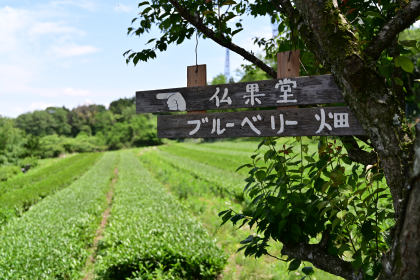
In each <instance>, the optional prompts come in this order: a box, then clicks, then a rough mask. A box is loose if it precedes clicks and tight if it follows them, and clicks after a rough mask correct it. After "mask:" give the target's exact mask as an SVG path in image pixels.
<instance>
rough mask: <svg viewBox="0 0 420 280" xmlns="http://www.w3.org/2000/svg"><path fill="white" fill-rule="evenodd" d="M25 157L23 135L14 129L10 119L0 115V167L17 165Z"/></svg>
mask: <svg viewBox="0 0 420 280" xmlns="http://www.w3.org/2000/svg"><path fill="white" fill-rule="evenodd" d="M26 156H27V152H26V149H25V137H24V133H23V132H22V131H21V130H20V129H17V128H15V127H14V122H13V120H12V119H8V118H3V117H2V116H1V115H0V166H1V165H18V162H19V159H20V158H23V157H26Z"/></svg>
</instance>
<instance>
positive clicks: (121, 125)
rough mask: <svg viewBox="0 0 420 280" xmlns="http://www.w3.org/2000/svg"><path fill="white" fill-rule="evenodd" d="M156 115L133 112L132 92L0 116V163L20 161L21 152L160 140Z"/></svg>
mask: <svg viewBox="0 0 420 280" xmlns="http://www.w3.org/2000/svg"><path fill="white" fill-rule="evenodd" d="M162 143H163V140H162V139H159V138H157V118H156V116H155V115H152V114H142V115H136V110H135V104H134V98H129V99H127V98H123V99H119V100H117V101H114V102H112V103H111V105H110V109H109V110H107V109H106V108H105V107H104V106H102V105H88V106H87V105H84V106H79V107H77V108H74V109H73V110H71V111H70V110H68V109H66V108H64V107H63V108H56V107H49V108H47V109H45V110H42V111H34V112H30V113H26V114H22V115H20V116H18V117H17V118H16V119H15V120H12V119H7V118H2V117H1V116H0V166H2V165H21V163H20V160H21V159H23V158H25V157H35V158H50V157H58V156H59V155H61V154H66V153H86V152H101V151H106V150H117V149H122V148H131V147H142V146H149V145H159V144H162Z"/></svg>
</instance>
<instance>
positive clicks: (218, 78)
mask: <svg viewBox="0 0 420 280" xmlns="http://www.w3.org/2000/svg"><path fill="white" fill-rule="evenodd" d="M227 83H228V81H227V79H226V76H225V75H223V74H219V75H217V76H216V77H214V78H213V79H212V80H211V81H210V82H208V84H209V85H221V84H227Z"/></svg>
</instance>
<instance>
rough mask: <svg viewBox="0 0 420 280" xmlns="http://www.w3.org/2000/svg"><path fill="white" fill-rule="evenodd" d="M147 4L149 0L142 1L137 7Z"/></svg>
mask: <svg viewBox="0 0 420 280" xmlns="http://www.w3.org/2000/svg"><path fill="white" fill-rule="evenodd" d="M146 4H149V2H148V1H144V2H141V3H140V4H139V5H138V7H137V8H140V7H141V6H143V5H146Z"/></svg>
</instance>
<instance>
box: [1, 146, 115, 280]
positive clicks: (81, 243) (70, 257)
mask: <svg viewBox="0 0 420 280" xmlns="http://www.w3.org/2000/svg"><path fill="white" fill-rule="evenodd" d="M116 163H117V154H115V153H107V154H106V155H105V156H104V157H102V159H101V160H100V161H98V162H97V164H95V166H93V168H91V169H90V170H89V171H88V172H87V173H86V174H85V175H84V176H83V177H81V178H80V179H79V180H77V181H76V182H75V183H73V184H72V185H71V186H69V187H68V188H65V189H63V190H62V191H60V192H58V193H56V194H55V195H53V196H50V197H48V198H46V199H44V200H43V201H41V202H40V203H38V204H37V205H35V206H34V207H33V208H31V210H30V211H28V212H27V213H26V214H25V215H24V216H23V217H22V218H21V219H15V220H13V221H11V222H10V224H9V225H8V226H6V227H4V228H3V229H2V230H1V231H0V279H8V280H12V279H13V280H14V279H19V280H22V279H25V280H26V279H31V280H33V279H43V280H47V279H80V278H81V277H82V272H81V270H82V268H83V266H84V265H85V263H86V259H87V257H88V255H89V252H88V249H87V248H88V247H89V246H91V245H92V244H91V243H92V241H93V237H94V234H95V231H96V229H97V228H98V225H99V222H100V220H101V218H102V217H101V213H102V212H103V211H104V208H105V207H106V205H107V204H106V198H105V194H106V193H107V192H108V190H109V185H110V181H111V179H112V176H113V170H114V168H115V166H116Z"/></svg>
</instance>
